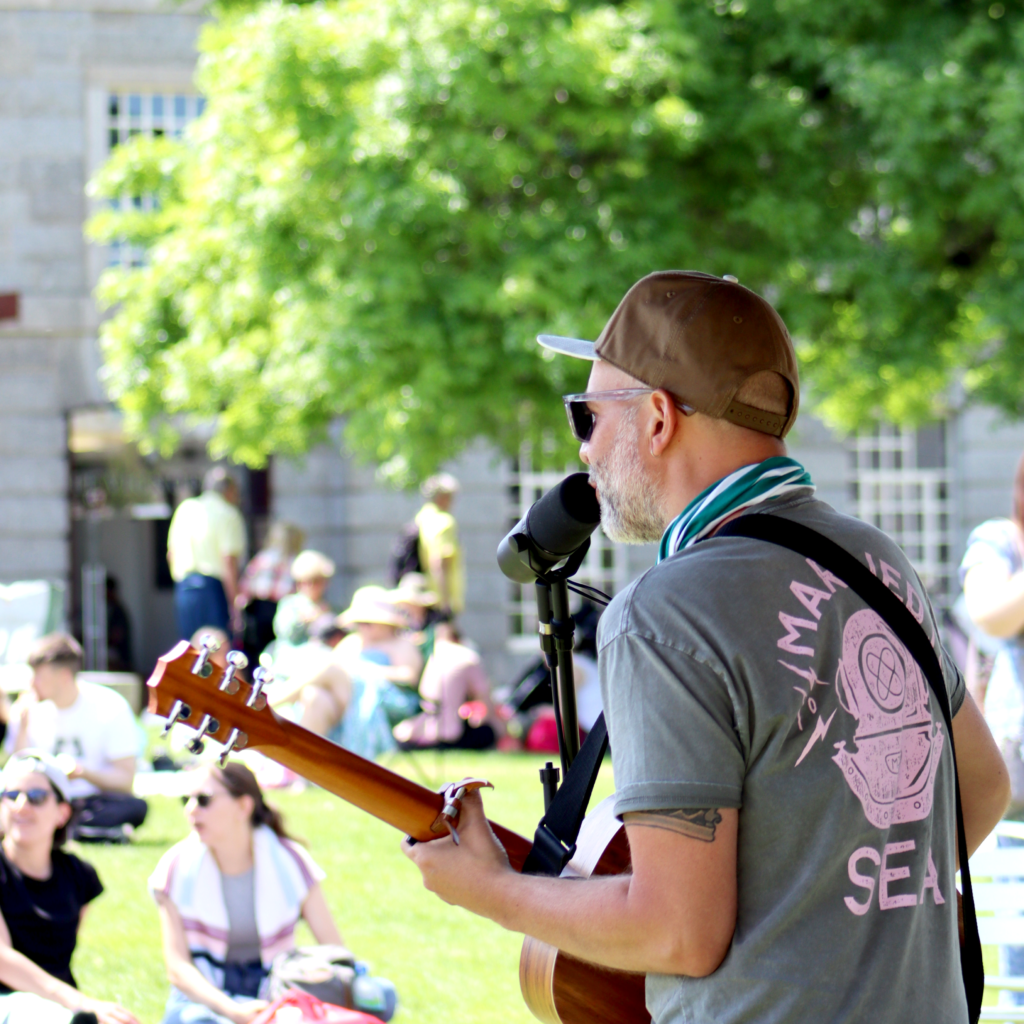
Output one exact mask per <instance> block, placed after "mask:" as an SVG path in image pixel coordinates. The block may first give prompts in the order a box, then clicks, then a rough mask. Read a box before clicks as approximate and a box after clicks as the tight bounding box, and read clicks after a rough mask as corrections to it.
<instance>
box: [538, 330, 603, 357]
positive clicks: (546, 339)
mask: <svg viewBox="0 0 1024 1024" xmlns="http://www.w3.org/2000/svg"><path fill="white" fill-rule="evenodd" d="M537 341H538V342H539V343H540V344H541V345H543V346H544V348H549V349H551V351H552V352H561V353H562V355H564V356H572V357H573V358H574V359H589V360H590V361H591V362H594V361H596V360H597V359H599V358H600V356H598V354H597V353H596V352H595V351H594V345H595V342H593V341H583V340H582V339H580V338H561V337H559V336H558V335H557V334H538V335H537Z"/></svg>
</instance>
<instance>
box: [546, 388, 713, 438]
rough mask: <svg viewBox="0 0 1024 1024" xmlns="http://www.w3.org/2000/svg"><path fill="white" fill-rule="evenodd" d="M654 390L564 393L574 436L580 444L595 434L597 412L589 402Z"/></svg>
mask: <svg viewBox="0 0 1024 1024" xmlns="http://www.w3.org/2000/svg"><path fill="white" fill-rule="evenodd" d="M654 390H655V388H618V389H617V390H614V391H584V392H583V393H582V394H579V395H563V396H562V402H563V403H564V405H565V412H566V415H568V417H569V427H570V428H571V429H572V436H573V437H575V438H576V440H577V441H579V442H580V444H586V443H587V441H589V440H590V439H591V437H593V435H594V424H595V422H596V421H597V414H596V413H595V412H593V411H592V410H591V409H589V408H588V407H587V403H588V402H624V401H627V400H628V399H630V398H638V397H639V396H640V395H649V394H651V393H652V392H653V391H654ZM672 401H673V402H675V405H676V408H677V409H679V410H680V411H681V412H682V413H683V414H684V415H686V416H690V415H691V414H692V413H693V412H694V410H693V409H691V408H690V406H688V405H684V404H683V403H682V402H680V401H678V400H677V399H673V400H672Z"/></svg>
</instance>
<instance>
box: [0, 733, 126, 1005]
mask: <svg viewBox="0 0 1024 1024" xmlns="http://www.w3.org/2000/svg"><path fill="white" fill-rule="evenodd" d="M0 787H2V796H0V828H2V829H3V836H4V837H3V842H2V843H0V992H3V993H4V994H3V995H0V1021H3V1022H4V1024H97V1022H98V1024H139V1022H138V1021H137V1020H136V1018H135V1017H134V1016H133V1015H132V1014H131V1013H129V1012H128V1011H127V1010H125V1009H123V1008H122V1007H120V1006H117V1005H116V1004H114V1003H107V1002H103V1001H101V1000H99V999H92V998H90V997H89V996H87V995H85V994H84V993H82V992H79V991H78V988H77V987H76V985H75V979H74V977H73V976H72V974H71V954H72V953H73V952H74V951H75V942H76V940H77V937H78V928H79V925H80V924H81V922H82V919H83V917H84V916H85V911H86V906H87V905H88V904H89V903H90V902H91V901H92V900H94V899H95V898H96V897H97V896H99V894H100V893H101V892H103V886H102V885H101V884H100V880H99V878H98V877H97V875H96V871H95V870H94V869H93V867H92V865H91V864H87V863H86V862H85V861H82V860H79V859H78V858H77V857H76V856H74V855H73V854H70V853H65V852H64V850H63V849H61V847H62V846H63V844H64V839H65V836H66V832H67V825H68V820H69V819H70V818H71V805H70V804H69V803H68V798H67V793H68V778H67V776H66V775H65V774H64V772H63V771H61V769H60V766H59V765H58V764H57V761H56V758H53V757H51V756H50V755H49V754H47V753H45V752H44V751H41V750H38V751H34V750H22V751H19V752H18V753H16V754H14V755H13V756H12V757H11V759H10V760H9V761H8V762H7V764H6V766H5V767H4V770H3V774H2V776H0Z"/></svg>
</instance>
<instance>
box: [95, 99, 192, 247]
mask: <svg viewBox="0 0 1024 1024" xmlns="http://www.w3.org/2000/svg"><path fill="white" fill-rule="evenodd" d="M205 106H206V101H205V100H204V99H203V97H202V96H186V95H182V94H180V93H179V94H174V95H169V94H166V95H165V94H163V93H121V92H112V93H110V95H109V96H108V97H107V132H106V138H107V150H108V154H109V153H112V152H113V151H114V150H115V149H116V148H117V147H118V146H120V145H121V144H122V143H124V142H127V141H128V140H129V139H131V138H134V137H135V136H136V135H146V136H152V137H159V136H163V135H167V136H171V137H172V138H180V137H181V135H182V134H183V132H184V131H185V127H186V125H188V123H189V122H190V121H194V120H195V119H196V118H197V117H198V116H199V115H200V114H201V113H202V112H203V108H204V107H205ZM153 203H154V199H153V197H152V196H148V195H146V196H125V197H123V198H121V199H119V200H115V201H114V202H113V205H114V206H115V208H117V209H120V210H125V211H129V210H131V209H132V208H134V209H136V210H151V209H153ZM144 260H145V252H144V251H143V250H142V249H139V248H137V247H134V246H130V245H127V244H126V243H123V242H115V243H113V244H112V245H111V246H110V265H111V266H124V267H138V266H141V265H142V263H143V262H144Z"/></svg>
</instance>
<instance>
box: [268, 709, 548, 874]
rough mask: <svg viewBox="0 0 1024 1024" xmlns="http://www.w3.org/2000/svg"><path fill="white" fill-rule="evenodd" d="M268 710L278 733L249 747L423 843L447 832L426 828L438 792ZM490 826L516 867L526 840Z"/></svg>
mask: <svg viewBox="0 0 1024 1024" xmlns="http://www.w3.org/2000/svg"><path fill="white" fill-rule="evenodd" d="M272 714H273V715H274V718H276V719H277V724H278V726H279V729H280V734H279V735H280V738H279V739H278V740H275V741H272V742H266V741H264V742H256V743H251V744H250V745H251V746H252V747H253V748H254V749H257V750H259V751H261V752H262V753H263V754H265V755H266V756H267V757H269V758H271V759H272V760H274V761H277V762H278V763H279V764H283V765H284V766H285V767H286V768H291V769H292V771H294V772H296V773H297V774H299V775H301V776H302V777H303V778H306V779H308V780H309V781H310V782H314V783H316V784H317V785H318V786H320V787H322V788H323V789H326V790H327V791H328V792H330V793H333V794H334V795H335V796H338V797H341V799H342V800H344V801H345V802H346V803H350V804H353V805H354V806H356V807H359V808H360V809H362V810H364V811H366V812H367V813H368V814H372V815H373V816H374V817H375V818H379V819H380V820H381V821H385V822H387V823H388V824H389V825H392V826H393V827H394V828H397V829H398V830H399V831H401V832H404V833H405V834H406V835H409V836H412V837H413V839H417V840H419V841H420V842H428V841H429V840H431V839H437V838H439V837H440V836H443V835H447V831H446V830H444V829H442V831H441V832H432V831H431V825H433V824H434V822H435V821H436V820H437V816H438V814H440V813H441V809H442V807H443V806H444V800H443V798H442V797H441V795H440V794H439V793H435V792H433V791H432V790H429V789H427V788H426V787H425V786H421V785H419V784H418V783H416V782H413V781H412V780H411V779H407V778H405V776H403V775H398V774H397V773H395V772H392V771H389V770H388V769H387V768H382V767H381V766H380V765H379V764H375V763H374V762H373V761H368V760H367V759H366V758H363V757H359V756H358V755H357V754H353V753H352V752H351V751H348V750H345V748H344V747H339V746H338V745H337V744H335V743H331V742H330V740H326V739H324V738H323V737H322V736H318V735H317V734H316V733H314V732H310V731H309V730H308V729H305V728H303V727H302V726H301V725H297V724H296V723H294V722H290V721H289V720H288V719H286V718H282V717H281V716H280V715H277V714H276V713H274V712H272ZM491 828H492V829H493V830H494V833H495V835H496V836H497V837H498V841H499V842H500V843H501V844H502V846H504V847H505V851H506V853H507V854H508V857H509V861H510V862H511V864H512V866H513V867H514V868H516V870H519V869H520V868H521V867H522V865H523V862H524V861H525V860H526V855H527V854H528V853H529V852H530V845H531V844H530V841H529V840H528V839H525V838H524V837H523V836H521V835H519V834H518V833H516V832H512V831H511V830H509V829H506V828H503V827H502V826H501V825H496V824H494V823H493V822H492V823H491Z"/></svg>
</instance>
